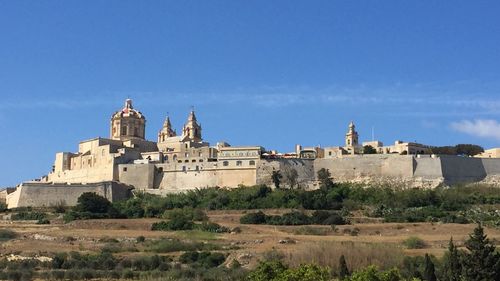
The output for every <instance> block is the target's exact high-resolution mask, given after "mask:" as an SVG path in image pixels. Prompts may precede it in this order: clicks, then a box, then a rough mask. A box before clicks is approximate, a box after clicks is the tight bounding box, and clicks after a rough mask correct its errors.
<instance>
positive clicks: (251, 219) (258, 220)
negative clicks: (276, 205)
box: [240, 211, 267, 224]
mask: <svg viewBox="0 0 500 281" xmlns="http://www.w3.org/2000/svg"><path fill="white" fill-rule="evenodd" d="M266 221H267V219H266V214H264V213H263V212H262V211H258V212H257V213H248V214H245V215H243V216H241V218H240V223H242V224H265V223H266Z"/></svg>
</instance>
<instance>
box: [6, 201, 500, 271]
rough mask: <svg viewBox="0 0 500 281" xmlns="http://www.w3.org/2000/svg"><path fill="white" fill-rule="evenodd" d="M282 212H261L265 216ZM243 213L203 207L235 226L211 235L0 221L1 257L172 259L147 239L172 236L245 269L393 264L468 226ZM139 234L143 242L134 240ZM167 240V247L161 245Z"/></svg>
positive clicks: (434, 250) (134, 224) (136, 224)
mask: <svg viewBox="0 0 500 281" xmlns="http://www.w3.org/2000/svg"><path fill="white" fill-rule="evenodd" d="M282 212H284V210H274V211H273V210H268V211H266V213H267V214H277V213H282ZM244 213H246V212H245V211H209V212H207V215H208V217H209V218H210V220H211V221H213V222H216V223H219V224H221V225H223V226H226V227H229V228H230V229H234V228H236V227H238V228H239V229H240V230H241V232H239V233H236V232H232V233H223V234H215V233H208V232H202V231H198V230H192V231H151V230H150V229H151V225H152V224H153V223H154V222H158V221H159V219H102V220H81V221H73V222H71V223H67V224H64V223H63V222H62V220H61V219H52V220H51V223H50V224H48V225H39V224H36V223H35V222H30V221H10V220H0V228H1V229H9V230H12V231H14V232H15V233H16V234H17V237H16V238H14V239H10V240H5V241H0V255H1V256H2V257H5V256H11V255H16V256H19V257H32V256H51V255H52V254H53V253H55V252H70V251H76V252H81V253H97V252H100V251H101V250H102V249H103V248H107V249H108V250H110V251H111V252H113V253H114V254H116V255H118V256H134V255H140V254H144V253H148V252H154V251H156V253H158V254H160V255H169V256H173V257H176V256H178V255H180V254H181V252H182V251H176V249H175V247H174V248H172V249H170V248H168V247H167V248H168V249H167V250H160V251H158V250H155V249H157V248H155V247H157V246H158V245H156V244H155V243H156V242H155V241H161V239H163V240H165V239H174V241H178V243H181V242H185V243H194V242H196V243H198V242H201V243H206V244H207V245H208V244H209V245H211V247H212V248H213V249H214V250H216V251H220V252H223V253H225V254H227V255H228V258H227V259H226V263H230V262H231V261H233V260H237V261H238V262H239V263H240V264H241V265H242V266H243V267H246V268H253V267H254V266H255V265H256V263H257V262H258V261H259V260H262V259H265V258H266V257H267V256H268V255H282V258H283V259H284V260H285V261H287V263H289V264H291V265H298V264H301V263H305V262H308V263H310V262H314V263H316V264H319V265H324V266H330V267H331V268H335V267H336V266H337V263H338V259H339V257H340V255H342V254H344V255H345V256H346V258H347V260H349V261H350V264H351V266H352V267H363V266H367V265H370V264H375V265H378V266H380V267H381V268H389V267H392V266H396V265H398V264H399V263H400V262H401V260H402V258H403V257H404V256H405V255H410V256H416V255H424V254H425V253H429V254H432V255H434V256H436V257H441V256H442V255H443V253H444V252H445V251H446V248H447V246H448V241H449V239H450V237H453V240H454V241H455V242H456V243H457V245H458V246H459V247H460V246H462V245H463V242H464V241H465V239H467V238H468V235H469V234H470V233H471V231H472V230H473V229H474V227H475V226H476V225H474V224H442V223H380V222H378V223H377V222H375V223H373V222H370V221H368V222H366V223H355V224H350V225H342V226H336V227H335V228H334V229H332V227H331V226H318V225H314V226H313V225H311V226H272V225H248V224H246V225H242V224H240V223H239V218H240V217H241V216H242V215H243V214H244ZM486 234H487V235H488V237H489V238H490V239H491V240H492V241H500V230H498V229H493V228H486ZM140 236H144V238H145V241H144V242H137V238H138V237H140ZM410 237H417V238H420V239H421V240H422V241H423V242H424V243H423V246H422V247H420V248H418V249H409V248H407V247H405V246H404V241H405V240H407V239H408V238H410ZM167 246H168V245H167Z"/></svg>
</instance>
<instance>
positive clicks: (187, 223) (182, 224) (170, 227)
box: [151, 217, 194, 231]
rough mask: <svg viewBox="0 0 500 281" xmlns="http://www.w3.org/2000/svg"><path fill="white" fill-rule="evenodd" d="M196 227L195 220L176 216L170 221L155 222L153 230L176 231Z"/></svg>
mask: <svg viewBox="0 0 500 281" xmlns="http://www.w3.org/2000/svg"><path fill="white" fill-rule="evenodd" d="M193 228H194V222H193V221H191V220H188V219H186V218H185V217H175V218H173V219H171V220H169V221H162V222H156V223H153V225H152V226H151V230H163V231H175V230H191V229H193Z"/></svg>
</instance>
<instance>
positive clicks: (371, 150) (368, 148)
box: [363, 145, 377, 154]
mask: <svg viewBox="0 0 500 281" xmlns="http://www.w3.org/2000/svg"><path fill="white" fill-rule="evenodd" d="M363 154H377V150H376V149H375V148H373V146H371V145H365V146H363Z"/></svg>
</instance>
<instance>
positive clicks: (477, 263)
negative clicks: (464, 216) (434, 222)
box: [463, 225, 500, 281]
mask: <svg viewBox="0 0 500 281" xmlns="http://www.w3.org/2000/svg"><path fill="white" fill-rule="evenodd" d="M465 247H466V248H467V250H468V253H466V254H465V257H464V260H463V266H464V268H463V273H464V277H465V279H466V280H468V281H485V280H500V254H498V253H496V252H495V245H493V244H491V243H490V241H489V239H488V238H487V236H486V234H484V229H483V227H482V226H481V225H478V226H477V227H476V228H475V229H474V232H473V233H472V234H471V235H470V237H469V239H468V240H467V241H465Z"/></svg>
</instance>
